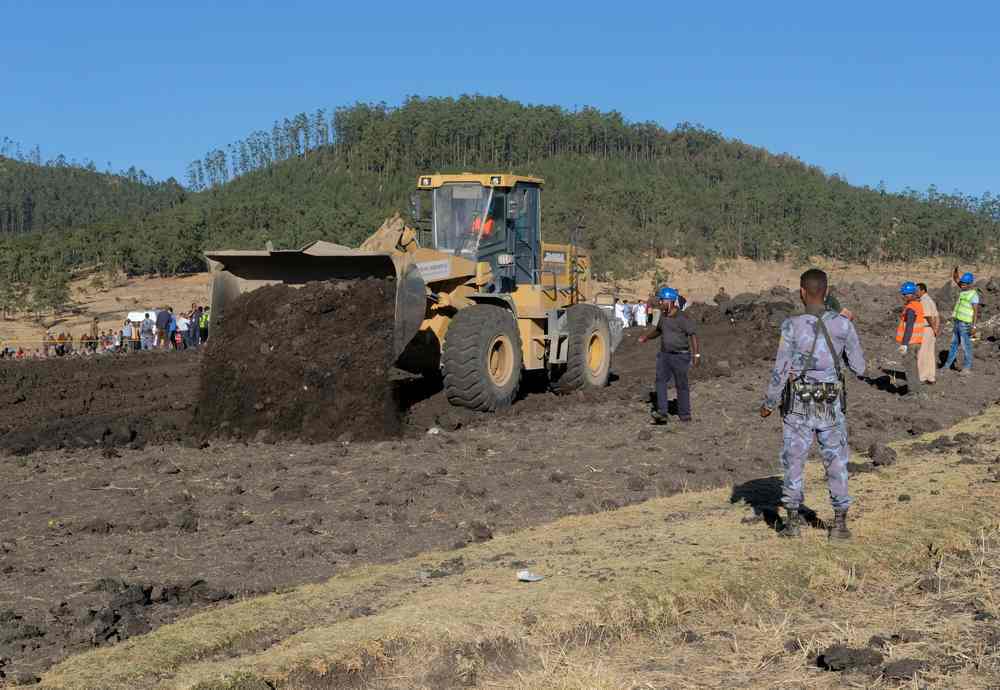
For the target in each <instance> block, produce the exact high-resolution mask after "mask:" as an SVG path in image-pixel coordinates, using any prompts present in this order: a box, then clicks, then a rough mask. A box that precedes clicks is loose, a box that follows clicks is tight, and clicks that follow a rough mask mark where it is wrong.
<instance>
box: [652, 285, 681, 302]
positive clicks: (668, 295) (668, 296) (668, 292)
mask: <svg viewBox="0 0 1000 690" xmlns="http://www.w3.org/2000/svg"><path fill="white" fill-rule="evenodd" d="M656 296H657V297H659V298H660V299H664V300H673V301H675V302H676V301H677V290H674V289H673V288H670V287H661V288H660V290H659V292H657V293H656Z"/></svg>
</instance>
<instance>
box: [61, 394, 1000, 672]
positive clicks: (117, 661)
mask: <svg viewBox="0 0 1000 690" xmlns="http://www.w3.org/2000/svg"><path fill="white" fill-rule="evenodd" d="M997 422H1000V412H998V410H997V409H995V408H993V409H991V410H990V411H989V412H987V413H986V414H985V415H983V416H981V417H978V418H976V419H974V420H970V421H968V422H965V423H963V424H961V425H959V427H957V428H956V429H955V430H953V432H954V431H965V432H967V433H973V434H977V435H979V439H980V443H979V449H980V450H981V451H982V454H993V455H995V454H996V453H997V452H1000V443H998V441H1000V436H998V435H997V433H996V429H997V428H998V424H997ZM932 438H934V436H930V437H926V438H925V439H922V440H923V441H927V440H929V439H932ZM913 445H914V444H913V443H909V444H900V445H898V446H897V449H898V450H899V452H900V460H899V464H898V465H896V466H893V467H891V468H888V469H887V470H884V471H882V472H880V473H878V474H861V475H858V476H857V477H855V478H854V479H853V486H852V490H853V491H854V493H855V494H856V496H857V499H858V508H857V509H856V510H855V511H854V514H855V516H856V519H855V521H854V523H853V525H852V527H853V529H854V531H855V537H856V538H855V540H854V542H852V543H849V544H842V545H833V544H830V543H829V542H828V541H827V539H826V536H825V532H823V531H822V530H818V529H813V530H809V531H808V533H807V534H805V536H804V537H803V539H801V540H797V541H792V542H787V541H783V540H781V539H779V538H778V537H777V536H776V535H775V533H774V531H773V530H771V529H770V528H768V527H767V526H766V525H765V524H764V523H763V522H758V523H755V524H750V525H744V524H741V518H744V517H745V516H746V515H747V508H746V507H744V506H741V505H733V504H731V503H730V501H729V499H730V492H728V491H722V490H717V491H711V492H704V493H689V494H683V495H678V496H674V497H670V498H665V499H659V500H655V501H650V502H647V503H643V504H640V505H637V506H633V507H629V508H625V509H621V510H617V511H614V512H609V513H601V514H596V515H589V516H583V517H572V518H566V519H563V520H560V521H558V522H555V523H552V524H550V525H545V526H542V527H538V528H534V529H529V530H525V531H524V532H520V533H516V534H512V535H508V536H502V537H499V538H497V539H494V540H493V541H491V542H489V543H486V544H482V545H478V546H474V547H469V548H466V549H463V550H462V551H460V552H449V553H447V554H445V553H439V554H426V555H423V556H421V557H419V558H416V559H411V560H408V561H404V562H401V563H397V564H393V565H389V566H380V567H369V568H363V569H359V570H357V571H354V572H353V573H352V574H351V575H349V576H341V577H337V578H334V579H331V580H330V581H328V582H326V583H324V584H321V585H313V586H308V587H302V588H299V589H296V590H294V591H292V592H289V593H285V594H276V595H270V596H265V597H260V598H257V599H251V600H247V601H242V602H239V603H236V604H233V605H230V606H227V607H225V608H223V609H218V610H214V611H210V612H206V613H203V614H200V615H197V616H193V617H191V618H190V619H187V620H184V621H181V622H179V623H177V624H174V625H171V626H167V627H164V628H161V629H160V630H157V631H155V632H154V633H152V634H150V635H147V636H144V637H142V638H139V639H135V640H129V641H128V642H126V643H124V644H121V645H119V646H116V647H112V648H107V649H101V650H95V651H93V652H90V653H87V654H83V655H79V656H77V657H73V658H70V659H68V660H66V661H65V662H63V663H61V664H59V665H58V666H56V667H54V668H53V669H52V670H51V671H50V672H49V673H48V674H46V676H45V677H44V679H43V682H44V685H45V686H46V687H61V688H98V687H99V688H126V687H128V688H133V687H165V688H166V687H170V688H174V687H177V688H191V687H197V688H200V689H201V690H208V689H212V688H248V689H249V688H258V687H260V688H262V687H265V685H261V683H267V684H270V686H273V687H288V688H314V687H315V688H320V687H322V688H338V687H366V688H414V687H427V688H444V687H512V688H541V687H544V688H619V687H628V688H632V687H640V688H641V687H671V688H675V687H676V688H682V687H692V688H702V687H705V688H708V687H835V686H838V685H839V684H840V683H842V682H843V681H844V680H845V677H844V674H843V673H830V672H824V671H819V670H818V669H816V668H815V667H814V666H813V663H814V661H815V658H816V655H817V654H818V653H819V652H820V651H822V650H823V649H825V648H826V647H828V646H829V645H831V644H834V643H847V644H849V645H851V646H859V647H860V646H865V645H866V644H867V643H868V640H869V638H870V637H872V636H874V635H881V636H883V637H884V638H885V640H886V641H885V644H884V645H882V647H883V648H882V649H881V650H880V652H881V653H882V654H883V655H884V657H885V659H884V662H892V661H894V660H898V659H901V658H903V656H902V655H904V654H905V655H906V656H912V658H915V659H917V660H918V661H926V662H927V666H926V668H923V669H922V670H920V671H919V673H920V675H921V676H923V677H925V679H926V680H928V681H931V682H933V683H935V684H937V683H942V684H941V685H938V686H939V687H985V686H986V685H983V684H978V685H976V684H974V685H972V686H964V685H960V684H959V685H956V683H958V682H959V681H962V682H964V679H965V678H966V677H967V676H969V674H974V675H976V676H977V677H978V678H980V680H982V679H991V678H992V679H996V680H998V681H1000V678H998V677H997V658H998V653H997V649H996V645H997V642H996V638H1000V633H998V634H996V635H994V638H993V642H990V638H989V634H988V633H989V630H993V631H994V632H996V625H995V623H996V621H995V620H994V621H993V622H992V623H990V620H989V619H986V620H983V621H976V620H974V614H973V613H968V612H967V611H966V608H968V607H969V606H973V607H975V606H980V607H981V613H983V614H984V615H986V614H991V615H996V614H997V610H996V606H997V600H996V598H995V594H994V593H995V591H996V585H997V582H998V579H997V573H998V572H1000V557H998V542H1000V535H998V532H997V518H996V515H995V506H996V505H997V498H998V489H1000V484H998V483H996V482H993V481H988V478H989V477H990V476H992V475H991V474H990V473H991V472H992V469H991V467H992V466H991V465H988V464H960V463H959V462H957V460H958V458H957V457H955V456H952V455H947V454H930V453H928V452H926V451H923V450H921V451H917V450H914V449H913ZM904 493H905V494H907V495H908V496H909V497H910V499H909V500H904V501H900V500H899V496H900V495H901V494H904ZM807 497H808V499H809V501H810V503H811V504H812V505H813V506H815V507H817V508H819V507H821V506H823V507H824V508H823V509H821V510H820V512H821V515H822V514H824V513H828V512H829V508H826V507H825V506H826V505H827V503H826V497H825V485H824V483H823V482H822V481H821V477H820V470H819V469H817V467H816V466H815V465H813V466H812V467H811V469H810V474H809V493H808V496H807ZM670 516H673V517H670ZM681 516H682V517H681ZM665 518H666V519H665ZM456 554H460V555H461V556H462V558H463V559H464V571H462V572H460V573H456V574H453V575H450V576H447V577H441V578H427V577H426V572H427V570H428V568H429V567H433V566H434V564H435V563H440V562H445V561H447V560H448V559H451V558H454V557H455V556H456ZM522 563H527V564H528V565H529V566H530V567H531V569H532V570H534V571H536V572H539V573H542V574H544V575H545V576H546V579H545V580H544V581H543V582H540V583H536V584H531V585H528V584H522V583H518V582H516V580H515V578H514V570H515V569H516V568H517V567H518V566H519V565H520V564H522ZM355 600H364V601H366V602H367V605H368V606H370V607H371V608H372V609H374V612H373V613H372V615H359V616H358V617H351V616H350V615H345V614H344V613H343V611H344V610H345V605H344V604H345V602H347V603H350V602H352V601H355ZM365 613H367V612H365ZM984 625H985V626H986V628H984ZM990 625H993V627H992V628H989V626H990ZM904 629H911V630H918V631H927V634H926V635H924V636H921V637H920V639H917V640H913V641H904V640H903V638H900V639H897V640H894V639H893V638H892V635H898V634H899V632H900V631H901V630H904ZM984 630H986V632H984ZM906 639H909V638H906ZM976 640H979V642H977V641H976ZM977 645H978V646H977ZM883 666H884V663H883V664H881V665H880V666H879V668H882V667H883ZM844 673H846V674H848V680H850V682H861V683H862V685H861V686H860V687H863V686H865V685H869V686H871V687H890V686H891V687H898V685H899V682H897V681H889V680H885V679H880V678H879V676H878V674H877V673H873V672H872V671H864V672H861V671H858V672H853V671H846V672H844ZM851 679H853V680H851ZM892 683H895V685H892ZM948 683H951V684H950V685H949V684H948ZM880 684H881V685H880ZM987 685H988V683H987Z"/></svg>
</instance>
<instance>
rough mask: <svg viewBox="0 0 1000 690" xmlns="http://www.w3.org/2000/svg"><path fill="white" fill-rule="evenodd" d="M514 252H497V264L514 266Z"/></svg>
mask: <svg viewBox="0 0 1000 690" xmlns="http://www.w3.org/2000/svg"><path fill="white" fill-rule="evenodd" d="M513 265H514V255H513V254H497V266H513Z"/></svg>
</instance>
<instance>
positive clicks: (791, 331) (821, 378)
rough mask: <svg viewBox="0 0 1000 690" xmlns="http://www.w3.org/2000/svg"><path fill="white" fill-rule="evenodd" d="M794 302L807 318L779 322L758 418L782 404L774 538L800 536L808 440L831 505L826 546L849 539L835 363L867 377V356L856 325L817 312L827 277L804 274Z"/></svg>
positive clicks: (843, 428) (840, 385)
mask: <svg viewBox="0 0 1000 690" xmlns="http://www.w3.org/2000/svg"><path fill="white" fill-rule="evenodd" d="M799 285H800V289H799V296H800V297H801V299H802V303H803V304H804V305H805V311H806V313H805V314H802V315H800V316H793V317H790V318H788V319H785V321H784V323H782V324H781V343H780V344H779V345H778V356H777V358H776V359H775V362H774V370H773V371H772V372H771V380H770V382H769V383H768V386H767V394H766V395H765V397H764V402H763V404H762V405H761V408H760V416H761V417H768V416H770V414H771V412H772V411H773V410H774V409H775V408H777V407H778V405H779V401H780V404H781V417H782V421H783V427H784V431H783V437H784V447H783V448H782V450H781V467H782V469H783V470H784V474H785V479H784V486H783V490H782V499H781V500H782V503H783V504H784V505H785V509H786V510H787V512H788V519H787V520H786V522H785V525H784V528H783V529H782V530H781V532H780V533H779V534H781V535H782V536H785V537H797V536H799V525H800V519H799V507H800V506H801V505H802V493H803V492H802V489H803V482H802V471H803V467H804V465H805V461H806V457H808V455H809V449H810V448H811V447H812V444H813V438H814V437H815V438H816V439H818V440H819V446H820V454H821V455H822V457H823V466H824V467H825V468H826V481H827V485H828V487H829V490H830V501H831V502H832V503H833V511H834V526H833V528H832V529H831V530H830V538H831V539H850V538H851V532H850V530H849V529H848V528H847V509H848V507H850V505H851V497H850V496H849V495H848V493H847V462H848V460H849V459H850V448H849V446H848V445H847V420H846V417H845V414H846V412H847V406H846V402H847V396H846V389H845V387H844V386H845V377H844V375H843V371H842V367H841V362H842V360H843V357H844V355H846V356H847V363H848V366H849V367H850V369H851V371H853V372H854V373H855V374H856V375H858V376H861V375H862V374H864V372H865V356H864V353H863V352H862V351H861V342H860V341H859V340H858V333H857V331H855V330H854V324H852V323H851V322H850V320H848V319H847V318H845V317H843V316H841V315H839V314H837V313H835V312H832V311H829V310H827V309H826V307H825V306H824V304H823V301H824V299H825V298H826V294H827V289H828V286H827V277H826V273H824V272H823V271H820V270H818V269H815V268H813V269H810V270H808V271H806V272H805V273H803V274H802V277H801V279H800V282H799Z"/></svg>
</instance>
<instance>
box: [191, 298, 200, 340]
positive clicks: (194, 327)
mask: <svg viewBox="0 0 1000 690" xmlns="http://www.w3.org/2000/svg"><path fill="white" fill-rule="evenodd" d="M199 345H201V307H199V306H197V305H194V304H192V305H191V347H198V346H199Z"/></svg>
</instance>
